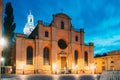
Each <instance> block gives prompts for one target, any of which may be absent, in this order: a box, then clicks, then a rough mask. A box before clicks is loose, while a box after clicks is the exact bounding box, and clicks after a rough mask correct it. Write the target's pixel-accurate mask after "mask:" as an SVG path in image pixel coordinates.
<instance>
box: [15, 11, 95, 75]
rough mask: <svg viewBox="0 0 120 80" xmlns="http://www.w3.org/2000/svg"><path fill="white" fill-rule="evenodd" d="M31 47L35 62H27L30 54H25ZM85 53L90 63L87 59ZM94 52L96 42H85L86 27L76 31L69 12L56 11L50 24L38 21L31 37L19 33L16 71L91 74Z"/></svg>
mask: <svg viewBox="0 0 120 80" xmlns="http://www.w3.org/2000/svg"><path fill="white" fill-rule="evenodd" d="M28 46H30V47H32V49H33V59H31V60H33V64H27V63H28V62H27V57H29V56H30V55H26V54H27V52H26V51H27V47H28ZM85 52H87V65H85V61H84V58H85V57H84V56H85V55H84V54H85ZM75 53H76V55H75ZM93 53H94V44H93V43H89V44H88V45H85V44H84V29H79V30H75V29H74V27H73V26H72V25H71V18H70V17H69V16H67V15H66V14H63V13H59V14H55V15H53V20H52V22H51V24H49V25H48V24H47V25H46V24H44V22H42V21H38V24H37V26H36V28H35V29H34V30H33V32H32V33H31V34H30V36H29V37H26V35H24V34H17V35H16V73H17V74H22V73H25V74H28V73H30V74H31V73H32V74H33V73H37V74H52V73H57V72H61V71H71V72H72V73H91V68H90V67H91V65H92V64H93ZM28 54H29V53H28ZM48 54H49V55H48ZM75 60H76V62H75Z"/></svg>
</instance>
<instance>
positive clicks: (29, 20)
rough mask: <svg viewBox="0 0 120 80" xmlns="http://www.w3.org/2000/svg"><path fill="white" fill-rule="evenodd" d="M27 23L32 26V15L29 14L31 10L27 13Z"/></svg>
mask: <svg viewBox="0 0 120 80" xmlns="http://www.w3.org/2000/svg"><path fill="white" fill-rule="evenodd" d="M28 24H29V25H33V26H34V19H33V15H32V14H31V11H30V14H29V15H28Z"/></svg>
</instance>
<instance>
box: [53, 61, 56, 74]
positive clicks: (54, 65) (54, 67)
mask: <svg viewBox="0 0 120 80" xmlns="http://www.w3.org/2000/svg"><path fill="white" fill-rule="evenodd" d="M56 69H57V64H56V63H54V64H53V70H54V71H55V73H56Z"/></svg>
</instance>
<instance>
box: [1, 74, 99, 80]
mask: <svg viewBox="0 0 120 80" xmlns="http://www.w3.org/2000/svg"><path fill="white" fill-rule="evenodd" d="M1 80H100V76H99V75H76V74H70V75H69V74H58V75H38V74H33V75H2V78H1Z"/></svg>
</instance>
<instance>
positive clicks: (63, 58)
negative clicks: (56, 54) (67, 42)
mask: <svg viewBox="0 0 120 80" xmlns="http://www.w3.org/2000/svg"><path fill="white" fill-rule="evenodd" d="M65 66H66V57H64V56H62V57H61V69H62V70H63V69H64V68H65Z"/></svg>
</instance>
